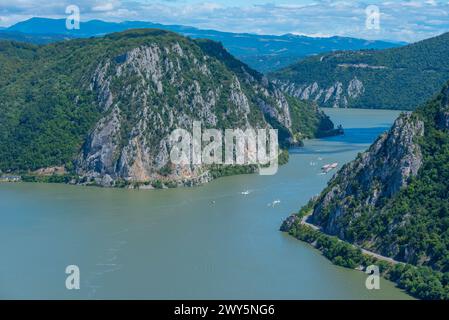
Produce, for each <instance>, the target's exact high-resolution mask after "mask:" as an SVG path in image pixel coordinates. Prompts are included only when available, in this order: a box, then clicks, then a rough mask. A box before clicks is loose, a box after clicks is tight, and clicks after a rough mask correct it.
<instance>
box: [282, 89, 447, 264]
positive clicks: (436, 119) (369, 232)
mask: <svg viewBox="0 0 449 320" xmlns="http://www.w3.org/2000/svg"><path fill="white" fill-rule="evenodd" d="M448 97H449V84H446V85H445V87H444V88H443V90H442V91H441V93H440V94H439V95H438V96H436V97H435V98H434V99H432V100H431V101H429V102H428V103H426V104H425V105H423V106H421V107H419V108H418V109H417V110H416V111H415V112H413V113H411V114H402V115H401V116H400V117H399V118H398V119H397V120H396V122H395V124H394V126H393V127H392V128H391V130H390V131H389V132H388V133H385V134H383V135H382V136H381V137H379V138H378V139H377V141H376V142H375V143H374V144H373V145H372V146H371V147H370V148H369V149H368V150H367V151H366V152H364V153H361V154H359V156H358V157H357V158H356V159H355V160H354V161H352V162H350V163H348V164H346V165H345V166H344V167H343V168H342V169H341V170H340V171H339V172H338V173H337V174H336V175H335V176H334V177H333V178H332V179H331V181H330V182H329V184H328V186H327V187H326V189H325V190H324V191H323V192H322V193H321V194H320V195H319V196H318V197H316V198H314V199H312V200H311V202H310V203H309V204H308V205H307V206H306V207H304V208H303V210H302V211H301V215H303V214H306V213H307V214H311V216H310V217H308V222H310V223H312V224H314V225H315V226H318V227H319V228H320V229H321V230H322V231H323V232H325V233H327V234H330V235H335V236H337V237H339V238H340V239H343V240H346V241H348V242H351V243H354V244H357V245H358V246H360V247H363V248H365V249H368V250H371V251H373V252H376V253H379V254H382V255H384V256H387V257H390V258H394V259H396V260H399V261H403V262H407V263H410V264H413V265H418V266H429V267H431V268H433V269H435V270H437V271H443V272H448V271H449V234H448V232H447V230H448V226H449V224H448V223H449V202H448V201H447V199H448V195H449V126H448V119H449V117H448V114H449V112H448V110H449V103H448V102H449V98H448ZM298 219H299V217H298V216H292V217H290V218H289V219H287V220H286V221H285V222H284V224H283V226H282V230H284V231H289V229H290V228H292V227H293V226H294V225H295V224H297V223H298V221H299V220H298Z"/></svg>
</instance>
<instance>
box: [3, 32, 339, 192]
mask: <svg viewBox="0 0 449 320" xmlns="http://www.w3.org/2000/svg"><path fill="white" fill-rule="evenodd" d="M154 43H156V44H158V45H159V46H161V47H163V46H170V45H173V44H174V43H179V44H180V45H181V47H182V48H183V49H184V50H185V51H187V52H190V53H192V58H189V59H190V60H189V61H187V59H186V61H187V62H186V61H182V62H181V63H184V64H185V65H182V69H183V75H182V76H183V78H184V79H185V80H186V81H184V85H185V86H188V85H190V84H192V83H193V81H198V83H199V84H200V86H201V88H202V90H206V89H205V88H219V87H222V88H224V89H223V92H222V94H221V95H220V97H219V98H218V99H217V106H216V110H214V112H215V113H216V114H226V117H218V119H217V122H218V123H217V127H218V128H234V127H238V126H240V125H242V124H244V123H245V122H244V121H245V119H243V118H242V117H241V116H239V115H238V113H237V112H236V111H235V110H228V108H229V100H228V99H229V92H228V90H229V85H230V83H231V81H233V79H234V77H235V76H238V77H243V76H245V77H246V76H248V75H249V76H250V77H252V78H253V79H254V81H256V82H257V81H266V80H264V78H263V76H262V75H261V74H259V73H258V72H256V71H253V70H252V69H250V68H248V67H247V66H246V65H245V64H243V63H242V62H240V61H238V60H236V59H235V58H234V57H232V56H231V55H230V54H229V53H227V51H226V50H224V48H223V47H222V46H221V45H220V44H218V43H215V42H212V41H209V40H195V41H194V40H191V39H188V38H184V37H182V36H179V35H177V34H174V33H171V32H167V31H162V30H156V29H145V30H143V29H142V30H129V31H126V32H122V33H117V34H111V35H107V36H105V37H103V38H91V39H76V40H71V41H65V42H59V43H54V44H49V45H44V46H35V45H29V44H21V43H16V42H11V41H0V72H1V74H2V78H1V79H0V171H3V172H22V173H23V172H30V171H34V170H36V169H38V168H44V167H50V166H65V167H66V168H67V169H68V170H69V171H70V173H71V174H73V173H74V171H75V168H74V160H75V159H76V157H77V155H78V154H79V153H80V151H81V148H82V146H83V144H84V143H85V141H86V139H87V138H88V135H89V133H90V132H91V131H92V130H93V128H94V125H95V124H96V123H97V122H98V121H99V119H101V118H102V117H104V116H105V113H107V112H108V111H105V110H103V109H102V106H101V104H100V103H99V99H100V98H101V97H99V96H98V92H96V89H95V88H94V90H91V87H92V76H93V74H94V73H95V70H96V69H97V68H98V66H99V65H100V63H101V62H104V61H106V60H111V61H112V62H113V63H116V64H120V63H121V59H123V57H124V54H126V52H129V51H130V50H132V49H134V48H137V47H140V46H142V45H148V44H154ZM162 54H163V55H169V53H162ZM204 55H208V56H209V57H211V58H210V59H208V60H207V61H208V62H207V67H208V69H209V71H210V72H211V73H212V74H213V75H214V78H213V82H212V83H211V81H210V79H209V78H207V77H205V76H204V75H202V74H200V73H198V72H193V71H191V70H192V68H191V65H188V64H189V63H190V64H192V63H194V62H193V60H194V59H193V57H195V58H196V59H198V60H200V59H201V60H202V59H203V57H204ZM208 79H209V80H208ZM242 79H243V78H242ZM242 79H241V80H242ZM136 81H138V79H132V78H127V79H126V83H122V82H119V81H113V82H112V83H111V91H112V92H114V94H115V95H116V96H118V97H119V98H118V99H119V101H120V106H119V107H120V112H121V114H122V115H123V117H122V118H123V119H122V123H121V141H119V144H120V147H121V148H122V147H123V145H124V144H125V143H126V142H127V141H128V140H129V135H130V130H131V129H132V127H133V126H134V125H135V123H136V122H137V121H138V120H139V114H140V113H139V112H138V111H139V108H140V107H141V106H140V105H139V104H138V103H132V97H131V96H130V95H129V94H128V93H127V91H126V90H123V88H125V87H126V86H134V85H137V82H136ZM241 85H242V91H243V92H244V93H245V95H246V96H247V97H248V99H249V103H250V106H251V112H250V113H249V114H248V121H249V122H250V123H251V124H253V125H257V124H265V123H266V122H265V121H267V122H269V123H271V122H273V119H265V118H269V116H268V115H266V114H264V113H263V112H262V110H261V109H260V108H259V107H258V105H259V103H260V100H261V99H262V100H263V99H266V103H271V104H273V101H271V100H270V99H272V98H270V96H269V97H264V96H263V95H261V94H258V93H257V92H256V91H255V90H254V89H253V87H252V85H253V83H249V82H246V81H243V80H242V81H241ZM163 86H164V88H166V92H164V93H165V94H164V95H163V96H160V95H157V96H156V95H152V94H151V93H149V94H148V101H147V103H149V104H153V105H155V106H161V105H169V106H173V108H176V109H177V111H181V112H183V113H184V114H186V115H188V116H194V117H195V116H197V114H196V113H195V112H196V111H195V110H193V109H192V108H185V109H183V110H178V109H179V108H181V107H182V106H180V103H179V100H177V90H176V88H175V87H174V86H171V85H170V84H169V83H168V79H165V78H164V79H163ZM268 88H269V90H275V89H274V87H272V85H271V84H268ZM289 101H290V102H291V104H292V106H293V108H292V117H293V118H294V126H293V130H294V132H293V134H295V135H297V136H298V137H301V138H305V137H314V136H318V135H321V134H323V133H324V129H326V130H332V129H333V125H332V122H330V120H329V119H328V118H327V117H326V116H325V115H324V114H323V113H321V112H318V111H317V109H316V108H314V107H312V106H311V104H308V103H303V102H298V101H296V100H295V99H292V98H290V99H289ZM190 113H191V114H190ZM161 117H164V119H163V120H164V121H166V122H167V121H168V120H167V119H168V118H167V117H168V115H167V114H166V113H165V114H162V115H161ZM279 128H280V129H281V126H279ZM282 130H283V131H282V132H281V135H280V136H281V139H286V138H288V137H289V136H290V135H291V133H290V132H285V128H284V127H282ZM161 138H162V136H161V133H160V132H152V133H151V135H150V134H149V141H148V142H149V144H151V145H158V144H159V142H160V140H161ZM283 146H284V147H286V145H285V144H284V145H283ZM226 171H227V172H224V173H217V175H223V174H225V175H226V174H229V171H232V169H226ZM161 174H162V175H163V176H167V175H169V174H170V171H169V170H168V168H163V169H162V172H161ZM157 185H159V184H157Z"/></svg>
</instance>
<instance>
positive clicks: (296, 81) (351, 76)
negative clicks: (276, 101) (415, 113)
mask: <svg viewBox="0 0 449 320" xmlns="http://www.w3.org/2000/svg"><path fill="white" fill-rule="evenodd" d="M448 40H449V33H446V34H442V35H440V36H438V37H435V38H431V39H427V40H423V41H421V42H417V43H414V44H411V45H407V46H403V47H400V48H394V49H386V50H361V51H335V52H329V53H326V54H320V55H317V56H310V57H307V58H305V59H303V60H300V61H298V62H297V63H294V64H292V65H290V66H288V67H286V68H284V69H281V70H279V71H275V72H273V73H271V74H270V75H269V77H270V78H271V79H273V80H276V81H277V82H278V83H279V84H280V85H281V86H282V88H283V89H284V90H285V92H288V93H289V94H291V95H293V96H295V97H297V98H299V99H304V100H310V101H316V102H317V103H318V104H319V105H320V106H323V107H331V108H332V107H334V108H346V107H348V108H373V109H395V110H415V109H416V108H417V107H418V106H420V105H422V104H425V103H426V102H427V101H428V100H429V99H431V98H432V97H433V95H434V94H435V92H436V91H438V90H439V89H440V88H441V87H442V86H443V85H444V84H445V83H446V81H447V75H448V71H449V61H448V59H446V57H447V56H448V55H449V46H448Z"/></svg>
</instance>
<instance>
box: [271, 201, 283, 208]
mask: <svg viewBox="0 0 449 320" xmlns="http://www.w3.org/2000/svg"><path fill="white" fill-rule="evenodd" d="M280 203H281V200H274V201H273V202H272V203H270V204H268V206H270V207H273V208H274V207H275V206H276V205H278V204H280Z"/></svg>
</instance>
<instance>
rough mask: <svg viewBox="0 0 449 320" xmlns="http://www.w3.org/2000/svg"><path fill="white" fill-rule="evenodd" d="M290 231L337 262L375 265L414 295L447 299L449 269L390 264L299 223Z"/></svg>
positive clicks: (356, 266) (422, 297) (351, 264)
mask: <svg viewBox="0 0 449 320" xmlns="http://www.w3.org/2000/svg"><path fill="white" fill-rule="evenodd" d="M289 234H290V235H291V236H293V237H295V238H297V239H298V240H301V241H304V242H307V243H309V244H311V245H312V246H314V247H315V248H316V249H318V250H319V251H321V252H322V253H323V255H324V256H325V257H326V258H328V259H329V260H331V261H332V262H333V263H334V264H336V265H338V266H341V267H345V268H350V269H355V268H361V269H366V267H368V266H370V265H376V266H378V267H379V269H380V272H381V274H382V275H383V276H384V277H385V278H387V279H389V280H391V281H393V282H395V283H396V284H397V286H398V287H399V288H401V289H403V290H405V291H406V292H407V293H409V294H410V295H412V296H413V297H416V298H419V299H426V300H446V299H449V273H442V272H438V271H435V270H433V269H431V268H428V267H415V266H413V265H410V264H395V265H393V264H391V263H387V262H385V261H380V260H377V259H376V258H374V257H371V256H368V255H366V254H363V253H362V251H361V250H360V249H359V248H356V247H354V246H353V245H352V244H350V243H348V242H345V241H341V240H340V239H338V238H337V237H332V236H329V235H326V234H324V233H322V232H320V231H317V230H313V229H312V228H310V227H308V226H305V225H301V224H300V223H297V224H295V225H294V226H292V227H291V229H290V231H289Z"/></svg>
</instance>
